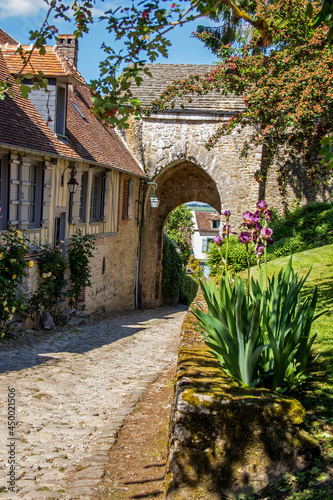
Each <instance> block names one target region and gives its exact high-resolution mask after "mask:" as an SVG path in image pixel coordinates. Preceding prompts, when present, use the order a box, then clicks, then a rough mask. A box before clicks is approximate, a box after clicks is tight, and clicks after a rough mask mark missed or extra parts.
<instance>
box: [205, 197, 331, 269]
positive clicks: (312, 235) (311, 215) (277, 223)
mask: <svg viewBox="0 0 333 500" xmlns="http://www.w3.org/2000/svg"><path fill="white" fill-rule="evenodd" d="M271 228H272V229H273V239H274V243H273V244H272V245H269V246H268V247H267V261H269V260H273V259H277V258H278V257H284V256H287V255H292V254H294V253H298V252H303V250H307V249H309V248H313V247H314V246H319V245H323V244H327V243H330V241H332V239H333V205H332V204H330V203H313V204H311V205H306V206H304V207H299V208H297V209H296V210H295V211H294V212H292V213H291V214H290V216H289V217H281V218H279V217H278V216H277V215H276V213H275V212H274V211H273V214H272V218H271ZM311 240H314V241H311ZM207 255H208V261H207V263H208V265H209V266H210V267H211V276H220V275H221V273H222V259H221V258H223V259H225V257H226V247H225V246H224V245H222V246H221V248H220V250H219V248H218V247H217V245H214V244H212V243H211V244H210V245H209V249H208V252H207ZM255 264H256V257H255V255H254V254H252V256H251V265H255ZM228 265H229V266H230V268H231V269H232V270H233V271H235V272H239V271H242V270H243V269H246V266H247V254H246V248H245V246H244V245H239V241H238V238H237V236H232V237H231V238H230V240H229V251H228Z"/></svg>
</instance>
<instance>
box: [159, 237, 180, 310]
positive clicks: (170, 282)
mask: <svg viewBox="0 0 333 500" xmlns="http://www.w3.org/2000/svg"><path fill="white" fill-rule="evenodd" d="M182 279H183V266H182V259H181V257H180V255H179V253H178V250H177V246H176V244H175V242H174V241H172V240H171V239H170V238H169V237H168V236H167V235H166V234H164V239H163V260H162V296H163V299H164V301H165V302H166V303H172V302H178V297H179V291H180V287H181V284H182Z"/></svg>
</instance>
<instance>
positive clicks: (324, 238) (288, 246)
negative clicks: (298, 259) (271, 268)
mask: <svg viewBox="0 0 333 500" xmlns="http://www.w3.org/2000/svg"><path fill="white" fill-rule="evenodd" d="M272 229H273V235H274V243H273V245H271V246H270V247H268V249H267V259H268V260H272V259H276V258H277V257H283V256H285V255H290V254H292V253H297V252H302V251H303V250H306V249H308V248H313V247H314V246H319V245H323V244H327V243H329V242H330V240H331V239H332V237H333V233H332V229H333V205H332V204H331V203H313V204H310V205H305V206H304V207H299V208H297V209H296V210H295V211H294V212H292V213H291V214H290V215H289V216H288V217H281V218H277V219H275V221H274V222H272Z"/></svg>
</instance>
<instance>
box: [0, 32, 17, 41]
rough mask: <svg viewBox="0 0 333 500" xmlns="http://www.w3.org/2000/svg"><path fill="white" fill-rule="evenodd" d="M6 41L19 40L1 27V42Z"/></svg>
mask: <svg viewBox="0 0 333 500" xmlns="http://www.w3.org/2000/svg"><path fill="white" fill-rule="evenodd" d="M5 43H10V44H17V41H16V40H15V38H13V37H11V36H10V35H8V33H6V32H5V31H3V30H2V29H1V28H0V44H5Z"/></svg>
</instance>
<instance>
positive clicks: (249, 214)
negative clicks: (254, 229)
mask: <svg viewBox="0 0 333 500" xmlns="http://www.w3.org/2000/svg"><path fill="white" fill-rule="evenodd" d="M252 217H253V213H252V212H244V213H243V220H244V222H245V223H246V224H251V223H252Z"/></svg>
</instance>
